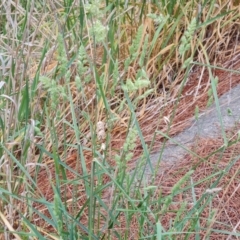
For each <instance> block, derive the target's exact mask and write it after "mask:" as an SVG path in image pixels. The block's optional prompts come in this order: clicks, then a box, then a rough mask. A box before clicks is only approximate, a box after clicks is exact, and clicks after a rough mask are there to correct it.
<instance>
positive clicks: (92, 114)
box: [0, 0, 239, 239]
mask: <svg viewBox="0 0 240 240" xmlns="http://www.w3.org/2000/svg"><path fill="white" fill-rule="evenodd" d="M0 7H1V8H2V11H3V14H2V17H0V34H1V38H0V41H1V42H0V43H1V46H3V47H2V49H1V53H0V61H1V63H2V65H1V68H0V69H1V72H0V76H1V78H2V79H3V80H1V82H0V111H1V117H0V138H1V145H0V196H1V200H0V221H1V223H2V226H1V227H0V234H1V235H2V236H3V237H4V239H11V237H12V236H13V235H14V237H15V238H16V239H20V238H21V239H28V238H32V239H45V238H46V237H47V238H49V239H56V238H58V239H68V238H69V239H104V238H113V239H115V238H116V239H131V238H134V239H141V238H156V237H157V238H158V239H160V238H161V237H169V238H171V239H175V238H176V239H177V234H178V233H182V232H185V233H186V239H190V238H191V236H192V235H191V233H192V232H194V233H196V236H197V237H196V238H198V239H199V238H200V235H199V231H203V230H204V229H202V228H201V221H200V220H201V219H200V216H201V213H203V211H204V207H205V208H207V207H208V206H210V205H211V199H210V200H209V198H208V197H206V195H204V196H203V197H201V198H200V199H198V200H197V199H196V198H195V195H194V188H195V187H196V186H197V185H198V183H193V182H192V178H193V177H192V176H193V175H194V173H193V171H192V170H190V171H189V172H187V173H185V174H183V177H182V178H180V180H179V181H178V182H177V183H176V184H175V185H174V186H173V187H171V188H170V191H169V192H168V193H166V194H161V192H160V191H159V190H158V186H157V185H156V182H152V183H151V182H149V180H148V178H147V177H145V172H144V169H145V168H146V166H147V165H149V167H150V168H151V171H152V172H155V173H158V169H153V166H152V165H151V162H150V159H149V152H150V151H151V146H153V145H154V144H155V142H154V137H153V142H152V143H151V146H150V145H149V146H148V145H147V144H146V142H145V138H146V132H145V131H144V125H149V124H151V123H150V122H153V123H154V124H153V125H152V129H150V134H152V133H154V132H155V130H157V129H158V128H159V127H161V124H159V123H156V121H155V120H154V119H156V118H157V116H158V117H159V114H161V112H162V111H163V112H164V108H163V107H158V110H157V111H156V112H154V111H153V110H152V109H154V107H157V106H158V105H157V104H158V100H159V98H164V103H166V104H165V105H166V106H167V107H169V108H170V107H171V105H172V102H174V103H176V105H175V107H176V108H177V107H178V105H177V104H178V103H179V99H180V96H181V89H182V88H179V91H177V90H176V89H177V86H178V85H181V86H182V87H183V86H184V84H185V83H186V81H187V78H188V76H189V73H190V69H191V68H192V67H194V62H195V63H198V64H200V63H203V64H204V59H205V60H206V62H207V66H208V69H209V73H210V75H211V67H210V63H211V62H213V60H214V61H215V60H216V61H217V59H218V57H219V56H220V55H221V54H222V53H224V52H225V51H226V50H228V48H229V46H230V45H231V44H225V45H223V44H222V39H225V38H227V37H226V36H225V35H224V34H222V35H221V33H223V32H224V31H225V30H226V29H228V31H229V32H231V31H232V32H233V34H232V35H231V36H232V40H233V41H234V37H235V34H234V31H235V30H234V29H235V28H234V21H235V19H237V18H238V17H239V14H238V12H237V7H235V6H233V5H231V4H229V5H226V3H224V2H223V3H221V4H220V3H219V5H218V7H216V3H215V1H209V2H208V1H205V3H204V4H202V5H201V6H200V5H197V4H195V3H194V2H192V1H180V2H179V1H159V2H156V1H151V2H149V3H145V2H144V3H142V2H138V1H133V2H128V1H125V2H124V3H120V2H108V1H106V2H104V1H100V0H95V1H92V2H89V3H85V2H84V1H79V4H77V3H76V1H72V0H70V1H63V2H61V1H60V2H58V3H56V2H50V1H47V2H44V3H41V4H39V3H35V2H30V1H29V2H26V3H25V2H22V1H20V2H19V4H17V5H14V3H10V4H8V3H7V1H5V2H4V3H3V4H2V5H1V6H0ZM223 10H224V12H223ZM183 13H186V14H183ZM38 23H39V24H38ZM219 34H220V36H218V35H219ZM196 38H199V41H197V40H196ZM228 40H229V39H228ZM228 42H230V41H228ZM208 44H209V46H211V48H210V47H209V46H208ZM220 49H221V51H222V52H220V54H219V56H215V55H213V51H215V52H217V51H219V50H220ZM203 56H204V57H203ZM170 75H171V76H170ZM211 79H212V85H211V89H212V91H211V92H210V91H209V98H210V99H211V101H212V100H213V97H214V99H215V102H216V103H217V104H218V101H217V95H216V78H214V77H213V75H211ZM200 81H201V80H200ZM175 92H177V94H178V96H179V98H178V99H176V98H174V97H172V96H173V95H175V96H176V94H175ZM209 101H210V100H209ZM156 102H157V104H156ZM174 114H175V111H173V115H172V118H173V117H174ZM149 115H151V116H150V117H149ZM219 118H221V116H220V115H219ZM171 123H172V122H171V121H169V128H170V127H171ZM223 136H224V140H225V145H226V146H225V147H227V146H228V145H227V143H228V141H227V139H226V135H225V133H224V132H223ZM140 148H142V149H143V154H142V158H141V161H142V162H137V164H136V166H138V167H136V168H135V169H134V171H132V172H131V173H130V172H129V170H128V167H129V165H130V163H132V161H133V158H134V156H135V154H136V152H137V150H139V149H140ZM219 152H220V150H219ZM30 166H31V167H30ZM153 170H155V171H153ZM220 173H222V172H221V171H219V172H217V173H216V175H218V174H219V175H221V174H220ZM225 173H226V172H224V174H225ZM224 174H222V175H221V177H223V175H224ZM213 177H214V174H212V175H211V176H210V177H205V178H204V179H202V180H201V181H208V182H211V181H212V179H213ZM155 179H156V178H155ZM190 180H191V181H190ZM219 181H220V179H217V180H216V181H215V182H214V184H213V185H214V186H215V185H216V184H217V183H218V182H219ZM189 189H190V190H192V199H193V206H192V208H191V210H190V211H187V210H188V209H187V205H188V202H186V201H184V202H183V203H181V204H180V207H179V209H177V210H174V212H175V215H174V218H173V219H172V220H171V221H172V224H169V226H170V227H169V228H168V229H167V228H166V229H165V228H164V224H163V219H164V217H165V216H166V215H167V214H169V213H170V212H171V211H172V210H171V208H172V207H173V206H174V205H175V201H176V196H178V195H179V194H187V193H188V191H189ZM106 196H107V197H106ZM214 214H215V213H214V211H212V212H211V214H210V215H209V218H208V220H209V221H210V220H212V219H214ZM209 228H211V224H209ZM133 235H134V236H133Z"/></svg>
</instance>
